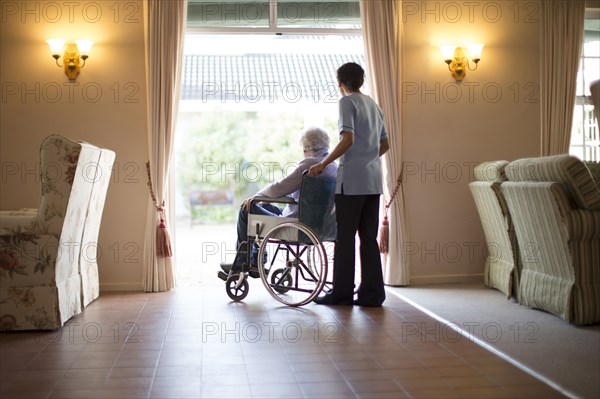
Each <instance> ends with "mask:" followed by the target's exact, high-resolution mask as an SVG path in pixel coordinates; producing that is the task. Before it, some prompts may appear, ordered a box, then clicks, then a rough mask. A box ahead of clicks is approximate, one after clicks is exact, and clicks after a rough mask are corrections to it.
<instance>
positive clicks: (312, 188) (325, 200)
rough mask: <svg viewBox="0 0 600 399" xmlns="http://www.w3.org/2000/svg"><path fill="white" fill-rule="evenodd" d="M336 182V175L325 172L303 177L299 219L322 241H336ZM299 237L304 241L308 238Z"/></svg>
mask: <svg viewBox="0 0 600 399" xmlns="http://www.w3.org/2000/svg"><path fill="white" fill-rule="evenodd" d="M335 183H336V179H335V177H332V176H327V175H325V174H322V175H320V176H309V175H308V174H305V175H304V176H303V177H302V187H301V188H300V201H299V202H300V203H299V207H298V220H299V221H300V222H301V223H304V224H306V225H307V226H308V227H310V228H311V229H313V230H314V232H315V233H316V234H317V236H318V237H319V239H320V240H321V241H322V242H324V241H335V239H336V235H337V222H336V219H335V201H334V200H335ZM303 235H304V234H300V236H303ZM299 238H300V241H302V242H304V241H305V240H304V239H307V238H306V237H299ZM303 238H304V239H303Z"/></svg>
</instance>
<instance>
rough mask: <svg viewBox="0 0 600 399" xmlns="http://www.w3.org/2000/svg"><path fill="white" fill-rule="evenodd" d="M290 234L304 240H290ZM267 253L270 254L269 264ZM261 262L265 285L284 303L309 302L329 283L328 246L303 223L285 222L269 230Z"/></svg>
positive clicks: (262, 245) (274, 296)
mask: <svg viewBox="0 0 600 399" xmlns="http://www.w3.org/2000/svg"><path fill="white" fill-rule="evenodd" d="M282 237H285V239H283V238H282ZM289 237H300V239H299V240H298V241H289ZM265 252H267V253H268V254H269V257H270V260H269V261H268V262H266V263H265V262H264V256H263V254H264V253H265ZM258 261H259V268H258V270H259V273H260V279H261V281H262V282H263V285H264V286H265V288H266V289H267V291H268V292H269V294H271V296H272V297H273V298H275V299H277V300H278V301H279V302H281V303H283V304H286V305H289V306H302V305H305V304H307V303H309V302H310V301H312V300H313V299H314V298H315V297H316V296H317V295H319V293H320V292H321V290H322V289H323V285H324V284H325V279H326V277H327V254H326V252H325V248H324V247H323V244H322V243H321V241H320V240H319V238H318V237H317V235H316V234H315V233H314V232H313V230H312V229H311V228H310V227H308V226H306V225H305V224H302V223H300V222H289V223H282V224H280V225H277V226H276V227H274V228H273V229H272V230H271V231H269V232H268V233H267V234H266V235H265V237H264V238H263V240H262V242H261V244H260V248H259V251H258Z"/></svg>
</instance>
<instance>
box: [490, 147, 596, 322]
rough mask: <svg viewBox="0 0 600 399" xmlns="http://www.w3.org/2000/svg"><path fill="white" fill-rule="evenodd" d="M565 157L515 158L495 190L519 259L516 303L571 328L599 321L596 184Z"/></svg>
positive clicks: (577, 163)
mask: <svg viewBox="0 0 600 399" xmlns="http://www.w3.org/2000/svg"><path fill="white" fill-rule="evenodd" d="M595 167H597V164H590V165H589V166H586V164H585V163H583V162H582V161H580V160H579V159H578V158H575V157H573V156H570V155H557V156H551V157H541V158H529V159H520V160H517V161H514V162H511V163H510V164H508V165H507V166H506V168H505V172H506V176H507V179H508V181H506V182H504V183H502V185H501V187H500V190H501V192H502V194H503V195H504V198H505V199H506V204H507V206H508V210H509V212H510V215H511V216H512V220H513V222H514V228H515V233H516V236H517V242H518V248H519V256H520V264H521V265H520V267H521V271H520V277H519V287H518V298H519V303H520V304H522V305H524V306H530V307H533V308H538V309H543V310H546V311H548V312H550V313H553V314H555V315H558V316H560V317H561V318H563V319H565V320H567V321H569V322H571V323H574V324H593V323H598V322H600V183H599V182H597V181H594V179H593V177H592V173H590V168H592V169H593V168H595Z"/></svg>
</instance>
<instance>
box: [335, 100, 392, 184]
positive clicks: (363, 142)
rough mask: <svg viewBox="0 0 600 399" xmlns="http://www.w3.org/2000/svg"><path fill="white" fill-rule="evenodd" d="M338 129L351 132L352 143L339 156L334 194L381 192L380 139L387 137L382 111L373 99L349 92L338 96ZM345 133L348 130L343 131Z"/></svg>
mask: <svg viewBox="0 0 600 399" xmlns="http://www.w3.org/2000/svg"><path fill="white" fill-rule="evenodd" d="M339 107H340V117H339V132H340V135H341V134H342V132H350V133H351V134H354V144H353V145H352V147H350V148H349V149H348V151H346V153H345V154H344V155H342V156H341V157H340V161H339V167H338V174H337V185H336V191H335V192H336V194H345V195H368V194H381V193H383V181H382V175H381V159H380V157H379V145H380V142H381V141H382V140H384V139H386V138H387V137H388V134H387V131H386V129H385V124H384V122H383V112H382V111H381V108H379V106H378V105H377V104H376V103H375V101H373V99H372V98H371V97H369V96H367V95H365V94H362V93H352V94H350V95H347V96H344V97H342V98H341V99H340V102H339ZM345 134H348V133H345Z"/></svg>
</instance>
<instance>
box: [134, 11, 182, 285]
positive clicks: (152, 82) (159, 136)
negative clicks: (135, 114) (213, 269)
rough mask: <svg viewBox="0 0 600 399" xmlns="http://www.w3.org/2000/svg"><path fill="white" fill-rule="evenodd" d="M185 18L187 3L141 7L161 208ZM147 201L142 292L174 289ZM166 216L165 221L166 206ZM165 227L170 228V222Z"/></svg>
mask: <svg viewBox="0 0 600 399" xmlns="http://www.w3.org/2000/svg"><path fill="white" fill-rule="evenodd" d="M186 16H187V0H169V1H164V0H146V1H144V34H145V44H146V84H147V98H148V147H149V148H148V153H149V157H148V158H149V161H150V176H151V179H152V185H153V188H154V193H155V196H156V200H157V202H158V203H159V205H160V204H162V203H163V201H166V200H167V199H168V192H169V191H168V189H169V188H168V182H169V166H170V161H171V150H172V147H173V136H174V132H175V121H176V118H177V109H178V106H179V85H180V80H181V66H182V62H183V40H184V37H185V24H186ZM148 198H149V203H148V218H147V223H146V237H145V241H144V277H143V286H144V290H145V291H146V292H160V291H167V290H170V289H172V288H174V287H175V275H174V272H173V261H172V258H171V257H160V256H157V245H156V241H157V240H156V238H157V227H158V226H159V223H160V216H161V215H160V212H159V211H158V210H157V209H156V206H155V205H154V203H153V201H152V199H151V198H150V195H148ZM164 214H165V216H168V215H169V211H168V204H166V206H165V212H164ZM166 222H167V226H168V217H167V221H166Z"/></svg>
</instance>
